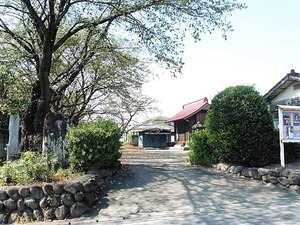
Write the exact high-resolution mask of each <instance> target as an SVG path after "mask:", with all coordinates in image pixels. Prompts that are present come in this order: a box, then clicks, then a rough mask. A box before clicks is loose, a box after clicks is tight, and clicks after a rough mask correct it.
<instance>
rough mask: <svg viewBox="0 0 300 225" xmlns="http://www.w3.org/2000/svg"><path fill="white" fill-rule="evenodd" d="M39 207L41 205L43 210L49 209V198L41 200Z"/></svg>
mask: <svg viewBox="0 0 300 225" xmlns="http://www.w3.org/2000/svg"><path fill="white" fill-rule="evenodd" d="M39 205H40V207H41V209H46V208H48V206H49V203H48V197H45V196H44V197H42V198H41V200H40V202H39Z"/></svg>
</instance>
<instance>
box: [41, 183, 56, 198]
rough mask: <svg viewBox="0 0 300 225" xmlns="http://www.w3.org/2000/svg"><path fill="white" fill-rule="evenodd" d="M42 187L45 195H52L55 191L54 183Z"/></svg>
mask: <svg viewBox="0 0 300 225" xmlns="http://www.w3.org/2000/svg"><path fill="white" fill-rule="evenodd" d="M42 189H43V192H44V195H45V196H48V195H52V194H53V193H54V190H53V184H45V185H44V186H43V187H42Z"/></svg>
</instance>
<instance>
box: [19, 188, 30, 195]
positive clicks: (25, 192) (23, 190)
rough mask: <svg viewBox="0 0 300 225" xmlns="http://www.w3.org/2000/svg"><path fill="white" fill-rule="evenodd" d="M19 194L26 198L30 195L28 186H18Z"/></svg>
mask: <svg viewBox="0 0 300 225" xmlns="http://www.w3.org/2000/svg"><path fill="white" fill-rule="evenodd" d="M19 195H21V196H22V197H23V198H26V197H28V196H29V195H30V190H29V188H28V187H20V189H19Z"/></svg>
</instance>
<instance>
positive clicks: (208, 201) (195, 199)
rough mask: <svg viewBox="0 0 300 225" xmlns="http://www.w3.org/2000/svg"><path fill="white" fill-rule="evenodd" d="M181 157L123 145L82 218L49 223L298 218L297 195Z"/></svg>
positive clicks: (226, 221)
mask: <svg viewBox="0 0 300 225" xmlns="http://www.w3.org/2000/svg"><path fill="white" fill-rule="evenodd" d="M186 157H187V152H186V151H178V150H177V151H176V150H175V151H174V150H172V151H171V150H123V156H122V164H123V170H122V171H120V172H119V173H118V174H117V175H116V176H115V177H114V179H113V180H111V182H109V183H108V184H107V186H106V187H105V188H104V189H103V190H102V191H101V193H100V195H101V196H102V197H101V198H100V202H99V204H98V205H96V207H95V208H94V209H93V210H92V211H91V212H90V213H89V214H88V215H86V217H82V218H79V219H71V220H65V221H55V222H51V223H50V224H53V225H54V224H108V225H110V224H124V225H125V224H126V225H129V224H141V225H144V224H164V225H165V224H166V225H168V224H170V225H171V224H172V225H181V224H182V225H183V224H187V225H191V224H297V223H299V221H300V213H299V210H300V195H298V194H293V193H291V192H289V191H288V189H286V188H278V187H275V186H267V185H266V184H264V183H263V182H262V181H256V180H250V179H246V178H241V177H234V176H233V175H230V174H224V173H221V172H218V171H217V170H214V169H208V168H207V169H205V168H201V167H194V166H190V165H188V164H187V163H186ZM41 224H46V223H41Z"/></svg>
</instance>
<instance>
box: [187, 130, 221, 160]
mask: <svg viewBox="0 0 300 225" xmlns="http://www.w3.org/2000/svg"><path fill="white" fill-rule="evenodd" d="M207 139H208V136H207V133H206V132H205V130H196V131H193V132H192V133H191V136H190V140H189V146H190V151H189V153H188V156H189V161H190V163H191V164H193V165H205V164H209V163H215V162H216V158H215V156H214V154H213V152H212V149H211V148H210V146H209V144H208V143H207Z"/></svg>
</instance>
